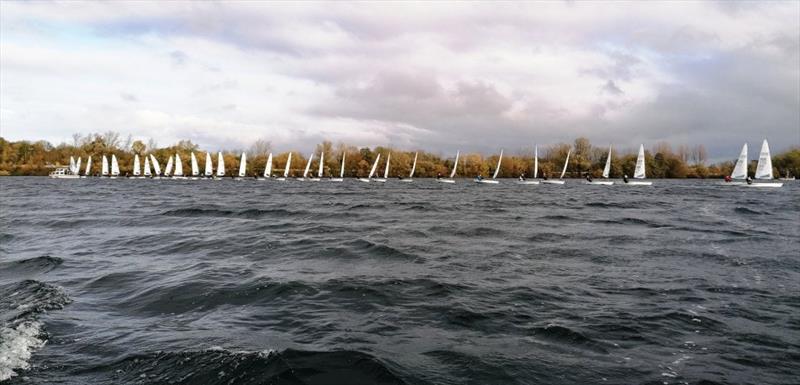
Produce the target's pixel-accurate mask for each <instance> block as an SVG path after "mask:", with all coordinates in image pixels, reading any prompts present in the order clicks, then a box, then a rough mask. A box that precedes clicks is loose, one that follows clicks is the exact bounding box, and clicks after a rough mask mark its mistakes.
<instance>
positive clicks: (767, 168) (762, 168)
mask: <svg viewBox="0 0 800 385" xmlns="http://www.w3.org/2000/svg"><path fill="white" fill-rule="evenodd" d="M78 160H79V161H80V159H78ZM756 179H774V178H773V177H772V156H770V154H769V144H768V143H767V140H766V139H764V143H762V144H761V152H760V153H759V154H758V165H756Z"/></svg>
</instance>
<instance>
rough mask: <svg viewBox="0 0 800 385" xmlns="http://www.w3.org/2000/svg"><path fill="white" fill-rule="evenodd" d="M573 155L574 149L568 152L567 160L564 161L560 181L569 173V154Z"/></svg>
mask: <svg viewBox="0 0 800 385" xmlns="http://www.w3.org/2000/svg"><path fill="white" fill-rule="evenodd" d="M571 153H572V149H571V148H570V149H569V150H568V151H567V160H565V161H564V169H563V170H561V176H560V177H559V178H558V179H564V175H565V174H566V173H567V165H569V154H571Z"/></svg>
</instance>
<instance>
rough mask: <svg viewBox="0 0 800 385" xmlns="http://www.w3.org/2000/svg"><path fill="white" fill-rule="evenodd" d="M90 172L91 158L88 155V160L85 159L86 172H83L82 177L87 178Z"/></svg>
mask: <svg viewBox="0 0 800 385" xmlns="http://www.w3.org/2000/svg"><path fill="white" fill-rule="evenodd" d="M90 171H92V156H91V155H89V159H86V171H84V172H83V175H85V176H89V172H90Z"/></svg>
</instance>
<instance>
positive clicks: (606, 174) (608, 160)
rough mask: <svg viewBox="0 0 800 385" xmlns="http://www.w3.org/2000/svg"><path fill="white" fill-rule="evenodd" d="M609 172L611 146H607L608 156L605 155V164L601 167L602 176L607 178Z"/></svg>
mask: <svg viewBox="0 0 800 385" xmlns="http://www.w3.org/2000/svg"><path fill="white" fill-rule="evenodd" d="M610 173H611V146H608V157H606V166H605V167H603V178H608V176H609V175H610Z"/></svg>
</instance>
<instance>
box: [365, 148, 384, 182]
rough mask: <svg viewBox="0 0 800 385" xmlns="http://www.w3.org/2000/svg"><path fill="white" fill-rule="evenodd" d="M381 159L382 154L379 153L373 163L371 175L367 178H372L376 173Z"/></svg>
mask: <svg viewBox="0 0 800 385" xmlns="http://www.w3.org/2000/svg"><path fill="white" fill-rule="evenodd" d="M379 160H381V154H378V157H377V158H375V163H373V164H372V169H371V170H369V176H368V177H367V178H369V179H372V176H373V175H375V169H377V168H378V161H379Z"/></svg>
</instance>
